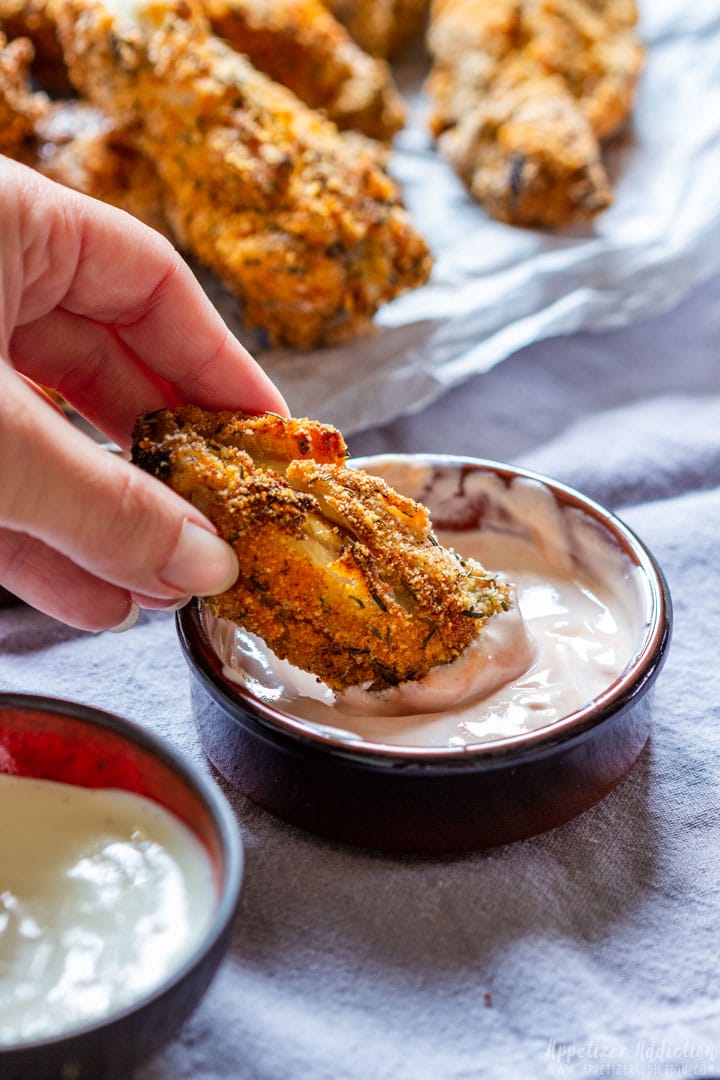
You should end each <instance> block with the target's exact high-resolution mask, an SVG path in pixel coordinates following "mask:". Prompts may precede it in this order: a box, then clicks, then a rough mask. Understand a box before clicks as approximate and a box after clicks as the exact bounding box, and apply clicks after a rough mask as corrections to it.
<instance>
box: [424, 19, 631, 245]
mask: <svg viewBox="0 0 720 1080" xmlns="http://www.w3.org/2000/svg"><path fill="white" fill-rule="evenodd" d="M635 19H636V11H635V5H634V3H633V2H632V0H434V3H433V5H432V9H431V21H430V30H429V35H428V43H429V47H430V51H431V53H432V55H433V61H434V63H433V69H432V71H431V74H430V77H429V79H428V84H427V85H428V90H429V92H430V96H431V97H432V99H433V102H434V113H433V115H432V117H431V128H432V130H433V132H434V134H435V135H436V136H437V137H438V141H439V146H440V149H441V150H442V151H443V153H445V154H446V156H447V157H448V158H449V160H450V161H451V162H452V164H453V165H454V166H455V168H456V170H457V171H458V173H459V174H460V176H461V177H462V178H463V180H464V181H465V183H466V184H467V186H468V188H469V190H470V192H471V193H472V194H473V195H474V196H475V198H477V199H478V201H479V202H481V203H482V204H483V205H484V206H485V207H486V208H487V210H488V211H489V212H490V213H491V214H492V215H493V216H494V217H497V218H499V219H500V220H502V221H508V222H511V223H513V224H519V225H540V226H550V227H553V226H559V225H564V224H567V223H570V222H573V221H578V220H588V219H590V218H592V217H593V216H594V215H595V214H597V213H598V212H599V211H601V210H603V209H605V208H606V207H607V206H609V205H610V202H611V199H612V192H611V189H610V184H609V182H608V178H607V175H606V172H605V168H604V165H603V163H602V157H601V141H602V140H603V139H606V138H608V137H609V136H610V135H612V134H613V133H614V132H615V131H616V130H617V129H618V128H619V127H620V126H621V125H622V123H623V122H624V121H625V120H626V118H627V116H628V114H629V112H630V109H631V107H632V102H633V95H634V91H635V85H636V82H637V79H638V75H639V72H640V69H641V66H642V55H643V54H642V48H641V47H640V45H639V44H638V42H637V40H636V38H635V34H634V23H635Z"/></svg>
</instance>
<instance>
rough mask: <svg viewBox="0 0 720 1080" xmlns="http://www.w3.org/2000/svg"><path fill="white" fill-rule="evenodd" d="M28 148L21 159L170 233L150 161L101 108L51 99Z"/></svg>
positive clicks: (61, 182) (159, 188)
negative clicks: (28, 150) (28, 152)
mask: <svg viewBox="0 0 720 1080" xmlns="http://www.w3.org/2000/svg"><path fill="white" fill-rule="evenodd" d="M31 150H32V153H31V154H28V155H26V156H25V158H24V161H25V164H28V165H31V166H32V167H33V168H35V169H37V170H38V172H41V173H43V174H44V175H45V176H48V177H50V179H51V180H56V181H57V182H58V183H60V184H64V185H65V186H66V187H71V188H74V189H75V190H76V191H81V192H82V193H83V194H84V195H91V196H92V197H93V198H94V199H101V200H102V201H103V202H106V203H110V204H111V205H112V206H117V207H119V208H120V209H121V210H126V211H127V212H128V213H129V214H132V215H133V217H136V218H139V220H140V221H143V222H144V223H145V224H146V225H149V226H150V227H151V228H153V229H156V230H157V231H158V232H160V233H162V234H163V235H164V236H167V237H168V238H170V239H171V234H170V227H169V225H168V223H167V219H166V217H165V212H164V192H163V188H162V185H161V183H160V180H159V178H158V175H157V173H156V171H155V169H154V167H153V165H152V164H151V162H150V161H149V160H148V159H147V158H146V157H145V156H144V155H143V154H141V153H140V151H139V150H137V149H136V147H135V146H134V145H133V144H132V142H131V141H130V140H129V138H128V136H127V133H126V132H124V131H119V130H117V129H116V128H114V127H113V125H112V122H111V121H110V119H109V118H108V117H107V116H106V115H105V114H104V113H103V112H101V110H100V109H97V108H96V107H95V106H93V105H89V104H88V103H87V102H84V101H79V100H71V101H56V102H52V103H51V105H50V107H49V109H48V112H47V114H46V115H45V116H44V117H43V118H42V119H41V120H40V121H38V123H37V124H36V126H35V138H34V141H33V143H32V146H31Z"/></svg>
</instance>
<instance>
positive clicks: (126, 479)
mask: <svg viewBox="0 0 720 1080" xmlns="http://www.w3.org/2000/svg"><path fill="white" fill-rule="evenodd" d="M0 401H2V402H3V411H4V414H5V415H4V422H3V423H2V424H1V425H0V471H1V472H2V476H1V478H0V480H1V482H0V525H4V526H5V527H6V528H10V529H12V530H14V531H16V532H25V533H27V534H28V535H30V536H32V537H34V538H35V539H37V540H40V541H42V542H43V543H44V544H46V545H48V546H49V547H51V548H53V549H54V550H56V551H58V552H59V553H61V554H62V555H64V556H65V557H66V558H67V559H69V560H70V561H71V562H73V563H75V564H76V565H77V566H79V567H81V568H83V569H84V570H86V571H87V572H88V573H89V574H92V575H93V576H95V577H98V578H101V579H102V580H103V581H107V582H109V583H111V584H113V585H116V586H119V587H120V588H121V589H125V590H127V591H128V592H133V593H138V594H141V595H143V596H147V597H156V598H161V599H167V600H178V599H180V598H181V597H184V596H187V595H191V594H197V595H207V594H210V593H216V592H221V591H223V590H224V589H226V588H228V587H229V586H230V585H231V584H232V581H234V579H235V577H236V576H237V558H236V556H235V553H234V552H233V550H232V548H230V547H229V545H227V544H226V543H225V542H224V541H223V540H221V539H220V538H219V537H218V536H217V534H216V533H215V531H214V529H213V527H212V526H211V525H210V523H209V522H208V521H207V519H206V518H205V517H204V516H203V515H202V514H200V513H199V511H197V510H195V508H194V507H193V506H191V504H190V503H188V502H187V501H186V500H184V499H182V498H180V497H179V496H178V495H176V494H175V493H174V492H172V491H171V490H170V489H169V488H167V487H166V486H165V485H164V484H162V483H160V482H159V481H158V480H156V479H155V478H154V477H151V476H149V475H147V474H146V473H143V472H142V471H141V470H139V469H137V468H135V467H134V466H132V465H130V464H128V463H127V462H125V461H123V460H122V459H121V458H120V457H118V456H117V455H113V454H109V453H107V452H106V451H104V450H102V449H100V448H99V447H98V446H97V445H96V444H95V443H94V442H92V440H90V439H89V438H87V437H86V436H84V435H82V434H81V433H80V432H79V431H77V430H76V429H75V428H74V427H72V425H71V424H69V423H68V422H67V421H66V420H65V419H64V418H63V417H61V416H59V415H58V414H57V413H56V412H55V411H54V410H53V409H52V408H51V407H50V406H48V405H47V404H45V403H44V402H43V401H42V400H41V399H40V398H39V397H38V396H37V395H36V394H34V393H33V392H32V390H30V389H29V387H28V386H26V385H25V384H24V383H22V382H21V380H20V379H18V378H17V376H16V375H15V374H14V373H13V372H11V371H10V370H9V369H7V368H0Z"/></svg>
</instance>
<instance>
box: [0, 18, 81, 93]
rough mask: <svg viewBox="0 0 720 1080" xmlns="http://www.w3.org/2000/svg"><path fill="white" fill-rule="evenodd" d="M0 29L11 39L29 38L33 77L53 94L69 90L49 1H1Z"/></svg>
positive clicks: (68, 91)
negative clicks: (33, 51) (31, 49)
mask: <svg viewBox="0 0 720 1080" xmlns="http://www.w3.org/2000/svg"><path fill="white" fill-rule="evenodd" d="M0 30H2V31H3V33H4V34H6V35H7V37H8V38H9V39H10V40H12V39H13V38H19V37H26V38H29V39H30V41H31V42H32V44H33V48H34V50H35V55H34V57H33V61H32V73H33V78H34V80H35V82H36V83H37V84H38V85H39V86H40V87H41V88H42V89H43V90H47V91H48V92H49V93H52V94H53V95H65V96H67V95H68V94H69V93H70V84H69V82H68V77H67V71H66V69H65V61H64V60H63V55H62V49H61V48H60V42H59V41H58V37H57V31H56V27H55V21H54V19H53V18H52V16H51V14H50V9H49V5H48V3H47V0H0Z"/></svg>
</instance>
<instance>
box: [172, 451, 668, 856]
mask: <svg viewBox="0 0 720 1080" xmlns="http://www.w3.org/2000/svg"><path fill="white" fill-rule="evenodd" d="M357 464H359V465H361V466H362V467H363V468H366V469H367V470H368V471H369V472H374V473H378V474H380V475H381V476H383V478H384V479H386V480H387V481H388V482H389V483H390V484H391V485H392V486H393V487H395V488H396V489H397V490H399V491H400V492H401V493H402V494H404V495H408V496H410V497H412V498H414V499H416V500H417V501H420V502H423V503H425V505H426V506H427V507H428V508H429V510H430V513H431V516H432V519H433V524H434V527H435V531H436V533H437V535H438V538H439V539H440V541H441V543H443V544H444V545H446V546H448V547H452V548H454V549H455V550H457V551H458V553H459V554H461V555H463V556H474V557H476V558H478V559H479V561H480V562H482V563H483V565H484V566H485V567H487V568H488V569H490V570H496V571H499V573H500V576H501V577H504V578H506V579H507V580H509V581H511V582H513V583H514V584H515V586H516V590H517V603H516V604H514V605H513V607H512V609H511V610H510V611H509V612H508V613H502V614H500V615H495V616H493V617H492V619H490V621H489V622H488V624H487V626H486V627H485V628H484V630H483V631H482V633H481V634H480V636H479V638H478V639H477V641H476V644H475V645H473V646H471V648H469V649H468V650H466V652H465V653H464V654H463V655H462V656H461V657H460V658H459V659H458V660H457V661H455V662H454V663H452V664H448V665H444V666H443V667H438V668H436V669H434V670H433V671H431V672H430V674H429V675H428V676H426V678H425V679H423V680H420V681H419V682H416V683H407V684H404V685H401V686H399V687H394V688H391V689H389V690H386V691H382V692H380V693H371V692H368V691H366V690H364V689H363V688H353V689H352V690H350V691H346V692H345V693H344V694H341V695H335V694H333V693H332V692H331V691H330V690H329V689H328V688H327V687H325V686H323V684H321V683H318V682H317V680H315V679H314V678H313V677H312V676H311V675H307V674H306V673H302V672H299V671H297V670H296V669H293V668H292V667H290V665H288V664H287V663H285V662H283V661H279V660H278V659H277V658H276V657H274V656H273V655H272V654H271V653H269V652H268V651H267V649H266V648H265V647H264V645H263V643H262V642H260V641H258V639H254V638H252V637H251V636H250V635H247V634H245V633H244V632H243V631H241V630H239V629H238V628H237V627H235V626H233V625H231V624H228V623H225V622H223V621H221V620H215V619H211V618H208V617H206V616H205V615H204V614H203V613H202V612H201V611H200V610H199V609H190V610H188V611H187V612H186V613H185V614H184V615H182V616H181V617H180V619H179V625H180V629H181V639H182V640H183V643H184V645H185V648H186V653H187V655H188V659H189V661H190V665H191V671H192V672H193V674H194V675H196V676H199V678H198V684H197V685H196V684H193V694H194V699H195V715H196V721H197V722H198V727H199V730H200V734H201V737H202V738H203V742H204V744H205V748H206V751H207V752H208V753H209V755H210V757H211V759H212V760H213V761H214V762H215V764H216V765H217V766H218V768H220V770H221V771H223V772H224V773H225V775H226V776H228V777H229V778H230V779H234V781H235V782H236V783H238V784H239V786H241V787H242V790H243V791H244V792H245V793H246V794H249V795H250V797H254V798H256V799H257V801H259V802H262V803H263V805H266V806H269V807H270V808H271V809H276V812H282V815H283V816H290V819H291V820H295V821H297V822H298V823H308V827H312V828H314V829H316V830H317V831H320V832H326V833H328V834H329V835H333V836H337V837H341V838H346V839H353V840H355V841H359V842H362V843H371V844H373V845H374V846H380V847H402V848H405V849H407V850H454V849H458V848H462V847H471V846H487V845H489V844H491V843H500V842H504V841H506V840H510V839H516V838H518V837H519V836H523V835H529V834H530V833H531V832H537V831H540V830H541V829H544V828H548V827H551V825H553V824H557V823H559V822H560V821H562V820H567V818H568V817H570V816H572V815H573V814H574V813H577V812H578V811H579V810H580V809H585V808H586V807H587V806H589V805H591V803H592V802H594V801H596V800H597V799H598V798H600V797H601V796H602V795H603V794H605V793H607V791H608V790H609V789H610V787H611V786H612V785H613V784H614V783H615V782H617V780H618V779H619V778H620V776H621V775H623V773H624V772H625V771H627V769H628V768H629V766H630V764H631V763H632V762H633V761H634V760H635V758H636V757H637V754H638V753H639V751H640V749H641V748H642V745H643V743H644V741H645V739H646V738H647V734H648V731H649V715H650V714H649V704H650V698H649V697H648V696H647V690H648V689H649V687H650V685H651V683H652V681H653V680H654V678H655V676H656V674H657V672H658V671H659V669H660V666H661V664H662V661H663V659H664V656H665V653H666V649H667V645H668V640H669V631H670V619H671V612H670V602H669V596H668V593H667V588H666V586H665V583H664V580H663V578H662V574H661V573H660V571H659V569H658V568H657V566H656V564H655V563H654V560H653V559H652V556H651V555H650V554H649V552H647V550H646V549H645V548H644V546H643V545H642V543H641V542H640V541H639V540H638V539H637V537H635V536H634V535H633V534H632V533H631V532H630V531H629V530H628V529H627V528H626V527H625V526H624V525H623V524H622V523H621V522H619V521H618V520H617V519H616V518H614V517H613V515H611V514H610V513H609V512H608V511H606V510H604V509H603V508H602V507H600V506H598V505H597V504H595V503H593V502H592V501H591V500H589V499H586V498H585V497H584V496H582V495H580V494H579V493H577V492H574V491H572V490H571V489H569V488H567V487H565V486H564V485H561V484H558V483H556V482H554V481H552V480H549V479H548V478H544V477H539V476H536V475H534V474H532V473H529V472H527V471H524V470H520V469H513V468H511V467H509V466H503V465H499V464H497V463H493V462H484V461H479V460H473V459H470V460H466V459H455V458H447V457H440V456H432V457H427V458H423V457H403V458H400V457H381V458H371V459H365V460H363V461H361V462H359V463H357ZM300 602H301V600H300ZM201 686H202V690H203V691H204V692H205V693H206V695H207V696H206V697H203V695H202V693H201ZM261 731H262V742H263V745H262V747H260V744H259V743H258V742H257V739H256V737H255V736H258V737H259V735H260V732H261ZM270 744H271V745H272V747H273V751H272V752H271V750H270ZM593 744H594V745H593ZM291 745H292V751H293V752H292V753H291V752H290V747H291ZM281 746H282V752H280V747H281ZM233 751H234V752H233ZM240 752H242V754H243V755H244V759H243V760H242V761H240V760H239V758H238V755H239V753H240ZM293 757H295V758H297V761H296V768H295V770H294V771H293V772H292V785H293V790H294V791H295V793H296V795H299V798H298V803H297V805H295V804H293V802H292V800H291V799H289V798H284V797H282V796H281V795H280V794H279V784H278V782H277V770H278V768H279V766H280V762H281V761H282V763H283V769H285V768H288V769H290V760H291V758H293ZM271 758H273V761H274V763H273V769H274V784H273V787H272V789H271V788H270V786H269V780H270V775H269V773H267V772H266V767H267V768H269V767H270V765H269V763H270V759H271ZM301 759H302V762H303V763H304V767H303V768H302V770H301V769H300V760H301ZM330 762H332V766H331V765H330ZM558 770H561V771H562V773H563V775H562V777H558V775H557V772H558ZM371 775H372V777H373V780H372V783H370V776H371ZM341 776H344V783H345V787H344V789H341V784H340V777H341ZM305 777H307V778H308V785H307V786H306V785H305V784H303V783H302V779H303V778H305ZM311 777H312V784H313V785H314V786H312V787H311V786H310V778H311ZM288 778H289V777H288ZM330 780H332V782H333V783H334V784H336V788H335V789H334V792H335V797H336V799H337V803H336V805H333V804H332V803H331V801H330V800H328V801H326V800H325V799H324V797H323V792H324V791H325V790H326V784H327V783H329V782H330ZM558 780H560V786H558ZM363 790H364V791H365V794H364V795H362V792H363ZM362 798H365V800H366V805H365V808H364V821H360V820H359V818H356V817H355V814H356V813H357V814H358V815H360V814H361V813H363V811H362V810H361V808H360V801H361V799H362ZM410 798H412V799H413V800H414V802H413V803H411V802H409V799H410ZM303 799H304V800H305V802H303V801H302V800H303ZM529 800H530V802H529ZM383 805H384V809H381V807H383ZM279 806H281V807H282V810H281V811H280V810H278V807H279ZM313 808H314V809H313ZM315 811H317V812H315ZM310 823H311V824H310Z"/></svg>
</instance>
